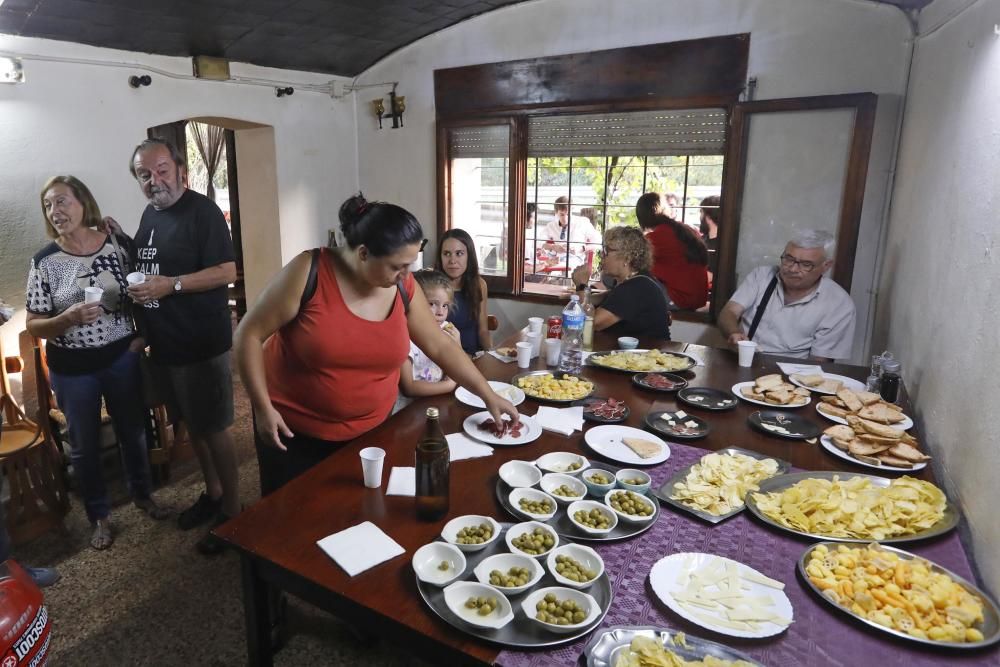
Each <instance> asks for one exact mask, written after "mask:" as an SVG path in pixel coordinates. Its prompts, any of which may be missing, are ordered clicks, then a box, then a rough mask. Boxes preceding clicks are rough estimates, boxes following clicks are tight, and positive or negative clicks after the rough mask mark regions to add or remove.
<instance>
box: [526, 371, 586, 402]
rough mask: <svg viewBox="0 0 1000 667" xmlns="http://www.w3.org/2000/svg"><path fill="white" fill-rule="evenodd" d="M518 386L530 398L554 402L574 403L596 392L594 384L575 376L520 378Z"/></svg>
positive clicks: (530, 376) (545, 375)
mask: <svg viewBox="0 0 1000 667" xmlns="http://www.w3.org/2000/svg"><path fill="white" fill-rule="evenodd" d="M517 386H518V387H520V388H521V389H522V390H523V391H524V393H525V394H527V395H528V396H532V397H534V398H543V399H549V400H554V401H573V400H576V399H578V398H583V397H584V396H589V395H590V392H592V391H593V390H594V385H593V383H592V382H588V381H587V380H584V379H582V378H578V377H576V376H575V375H563V376H562V377H561V378H555V377H553V376H552V374H550V373H545V374H544V375H526V376H524V377H520V378H518V379H517Z"/></svg>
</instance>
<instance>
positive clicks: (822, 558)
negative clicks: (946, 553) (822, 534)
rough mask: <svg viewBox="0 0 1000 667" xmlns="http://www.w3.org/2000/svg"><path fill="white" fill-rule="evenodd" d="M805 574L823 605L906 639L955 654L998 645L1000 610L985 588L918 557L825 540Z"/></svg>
mask: <svg viewBox="0 0 1000 667" xmlns="http://www.w3.org/2000/svg"><path fill="white" fill-rule="evenodd" d="M798 569H799V573H800V574H801V575H802V578H803V579H804V580H805V582H806V583H807V584H808V586H809V587H810V588H811V589H812V590H813V591H814V592H815V593H816V594H817V595H819V596H820V597H821V598H822V599H823V601H824V602H827V603H829V604H831V605H833V606H834V607H835V608H836V609H838V610H839V611H841V612H843V613H845V614H848V615H850V616H853V617H854V618H856V619H858V620H860V621H861V622H863V623H866V624H868V625H869V626H871V627H873V628H877V629H878V630H881V631H882V632H886V633H888V634H890V635H894V636H896V637H899V638H901V639H906V640H909V641H913V642H917V643H920V644H924V645H926V646H938V647H947V648H956V649H973V650H974V649H980V648H983V647H984V646H989V645H990V644H994V643H996V642H997V641H1000V610H998V608H997V604H996V602H995V601H994V600H992V599H991V598H990V597H989V596H988V595H986V594H985V593H984V592H983V591H982V590H980V589H979V588H977V587H976V586H975V585H973V584H972V583H970V582H968V581H966V580H965V579H963V578H962V577H960V576H958V575H957V574H955V573H954V572H952V571H950V570H948V569H945V568H944V567H941V566H940V565H938V564H936V563H933V562H931V561H928V560H925V559H923V558H921V557H919V556H917V555H915V554H912V553H909V552H906V551H902V550H900V549H894V548H893V547H887V546H884V545H881V544H870V543H849V544H843V543H839V544H838V543H834V542H821V543H819V544H814V545H812V546H810V547H809V548H808V549H806V550H805V553H803V554H802V558H800V559H799V563H798Z"/></svg>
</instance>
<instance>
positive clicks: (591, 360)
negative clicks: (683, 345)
mask: <svg viewBox="0 0 1000 667" xmlns="http://www.w3.org/2000/svg"><path fill="white" fill-rule="evenodd" d="M658 351H659V352H662V353H663V354H669V355H670V356H673V357H681V358H683V359H685V362H684V368H678V369H675V370H672V371H636V370H635V369H633V368H615V367H614V366H605V365H604V364H601V363H598V362H600V361H601V360H602V359H603V358H604V357H606V356H608V355H609V354H625V353H629V352H632V353H637V354H638V353H642V352H649V350H608V351H607V352H595V353H594V354H592V355H590V356H589V357H587V362H586V364H587V365H588V366H593V367H594V368H603V369H604V370H607V371H616V372H618V373H683V372H684V371H689V370H691V369H692V368H694V367H695V366H697V365H698V360H697V359H695V358H694V357H692V356H690V355H687V354H684V353H683V352H674V351H672V350H658Z"/></svg>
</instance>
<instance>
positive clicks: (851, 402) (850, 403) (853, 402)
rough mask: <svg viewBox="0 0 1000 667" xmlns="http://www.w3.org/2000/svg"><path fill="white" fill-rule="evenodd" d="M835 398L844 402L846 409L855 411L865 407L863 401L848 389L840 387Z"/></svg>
mask: <svg viewBox="0 0 1000 667" xmlns="http://www.w3.org/2000/svg"><path fill="white" fill-rule="evenodd" d="M837 398H839V399H840V400H841V401H843V402H844V405H846V406H847V409H848V410H850V411H851V412H857V411H858V410H860V409H861V408H863V407H865V405H864V403H862V402H861V400H860V399H859V398H858V397H857V396H855V395H854V392H853V391H851V390H850V389H841V390H840V391H838V392H837Z"/></svg>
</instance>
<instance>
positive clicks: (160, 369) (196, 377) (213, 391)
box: [150, 350, 233, 437]
mask: <svg viewBox="0 0 1000 667" xmlns="http://www.w3.org/2000/svg"><path fill="white" fill-rule="evenodd" d="M229 357H230V352H229V351H228V350H227V351H226V352H223V353H222V354H220V355H218V356H216V357H212V358H211V359H206V360H205V361H199V362H196V363H193V364H184V365H181V366H161V365H159V364H150V366H151V367H152V368H153V369H154V373H155V375H156V389H157V394H158V396H159V397H160V398H161V399H162V400H163V402H164V403H165V404H166V405H167V409H168V410H170V411H171V412H173V413H175V414H179V415H180V418H181V419H182V420H184V423H185V424H186V425H187V428H188V432H189V433H191V435H193V436H195V437H200V436H206V435H213V434H215V433H219V432H221V431H225V430H226V429H227V428H229V427H230V426H232V425H233V372H232V369H231V367H230V365H229Z"/></svg>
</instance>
